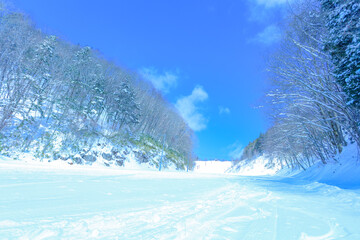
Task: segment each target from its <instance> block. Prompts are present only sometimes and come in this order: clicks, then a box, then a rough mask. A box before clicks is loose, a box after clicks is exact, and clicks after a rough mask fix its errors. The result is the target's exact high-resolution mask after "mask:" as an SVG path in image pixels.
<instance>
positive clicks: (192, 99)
mask: <svg viewBox="0 0 360 240" xmlns="http://www.w3.org/2000/svg"><path fill="white" fill-rule="evenodd" d="M208 98H209V96H208V94H207V92H205V90H204V89H203V87H202V86H196V87H195V88H194V90H193V91H192V93H191V94H190V95H189V96H185V97H181V98H179V99H178V100H177V101H176V103H175V107H176V108H177V109H178V111H179V113H180V115H181V116H182V117H183V118H184V119H185V121H186V122H187V124H188V125H189V127H190V128H191V129H193V130H194V131H201V130H203V129H205V128H206V125H207V122H208V120H207V119H206V118H205V117H204V115H203V114H202V113H201V112H200V111H199V107H198V104H199V103H201V102H204V101H206V100H207V99H208Z"/></svg>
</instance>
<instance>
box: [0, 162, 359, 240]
mask: <svg viewBox="0 0 360 240" xmlns="http://www.w3.org/2000/svg"><path fill="white" fill-rule="evenodd" d="M0 239H23V240H26V239H29V240H30V239H31V240H41V239H254V240H255V239H256V240H259V239H271V240H273V239H286V240H290V239H302V240H305V239H309V240H310V239H313V240H315V239H316V240H321V239H360V193H359V191H358V190H344V189H340V188H337V187H333V186H328V185H325V184H320V183H302V184H295V183H287V182H286V181H282V180H281V179H275V178H267V177H239V176H229V175H209V174H207V175H204V174H203V175H201V174H191V173H158V172H131V171H130V172H125V173H124V172H122V171H118V172H112V173H111V174H109V173H107V174H103V173H102V172H99V173H96V172H95V173H94V172H90V173H86V172H84V171H81V170H78V169H77V170H69V169H68V170H56V169H41V168H39V169H26V168H24V169H22V168H21V167H20V166H16V165H14V168H12V167H11V166H10V167H9V166H6V167H4V166H2V165H1V164H0Z"/></svg>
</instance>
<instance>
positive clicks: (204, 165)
mask: <svg viewBox="0 0 360 240" xmlns="http://www.w3.org/2000/svg"><path fill="white" fill-rule="evenodd" d="M231 165H232V162H230V161H217V160H213V161H195V167H194V172H199V173H225V172H226V171H227V170H228V169H229V168H230V167H231Z"/></svg>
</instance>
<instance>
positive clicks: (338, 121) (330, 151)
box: [262, 0, 360, 169]
mask: <svg viewBox="0 0 360 240" xmlns="http://www.w3.org/2000/svg"><path fill="white" fill-rule="evenodd" d="M323 2H326V1H323ZM329 2H334V1H329ZM324 6H325V5H324V3H323V4H322V5H321V4H320V3H319V2H318V1H315V0H308V1H302V2H301V3H298V4H297V5H295V4H294V5H293V6H292V10H293V12H292V14H290V15H289V17H288V24H287V27H286V28H285V35H284V38H283V41H282V43H281V44H280V47H279V49H278V50H277V51H276V52H275V54H274V55H273V56H272V57H271V60H270V61H269V63H268V72H269V79H271V81H272V87H271V90H270V92H269V93H268V94H267V96H268V99H269V103H270V106H271V118H272V120H273V126H272V127H271V128H270V129H269V130H268V131H267V132H266V134H265V136H264V141H263V143H262V149H263V151H264V153H265V154H267V155H268V156H270V157H271V158H276V159H279V160H280V161H282V162H283V163H284V164H287V165H288V166H290V167H301V168H303V169H306V168H307V167H308V166H311V165H312V164H313V163H314V161H317V160H321V161H322V162H323V163H324V164H326V162H327V160H328V159H331V158H332V157H334V156H335V155H336V154H337V153H340V152H341V151H342V148H343V146H346V145H347V143H348V141H355V142H356V143H357V144H358V146H360V138H359V137H360V134H359V120H360V118H359V110H358V109H357V108H356V107H354V106H356V100H355V98H353V97H351V96H352V95H351V93H350V92H353V93H355V92H356V94H355V95H357V96H358V94H359V90H356V89H357V86H355V85H354V84H350V81H349V80H344V76H345V75H346V74H348V75H346V76H350V75H351V74H352V73H354V74H355V75H356V74H357V73H356V71H357V70H356V68H355V67H354V66H353V65H354V62H355V63H357V62H356V61H357V60H355V59H354V57H355V55H354V56H352V54H353V52H351V51H355V52H356V51H359V49H360V45H357V46H352V48H351V49H352V50H351V51H349V50H346V49H344V48H343V47H344V46H343V44H340V45H341V46H343V47H342V50H343V52H342V53H340V52H336V50H335V48H334V46H337V45H336V44H337V43H339V42H338V40H335V39H333V38H332V37H331V36H332V35H333V34H334V32H333V30H331V28H330V29H329V28H328V27H329V24H330V23H329V21H330V20H329V17H328V16H327V14H325V13H326V11H328V10H327V9H325V11H324ZM340 14H348V15H347V16H348V18H347V19H352V17H353V15H352V14H353V13H349V12H344V13H340ZM355 14H357V13H355ZM355 18H356V17H355ZM353 21H354V22H355V21H357V23H356V24H358V21H359V18H357V19H356V20H355V19H353ZM330 25H331V24H330ZM348 30H349V31H350V33H349V32H346V31H345V32H343V31H340V30H339V31H338V32H337V36H338V37H339V38H341V39H342V38H343V37H344V35H348V34H350V35H352V36H355V35H356V36H360V32H359V28H349V29H348ZM331 39H332V40H331ZM334 44H335V45H334ZM328 49H332V50H331V51H333V52H331V51H330V53H331V54H329V53H328V51H329V50H328ZM335 52H336V54H339V56H340V55H341V56H342V59H352V60H354V62H350V61H348V62H347V63H346V61H347V60H339V62H342V63H341V64H340V65H342V70H340V68H339V65H337V64H336V61H335V62H334V56H333V55H334V54H335ZM336 54H335V55H336ZM357 56H358V55H356V57H357ZM334 63H335V64H334ZM356 66H357V67H359V63H357V65H356ZM355 70H356V71H355ZM340 71H341V72H342V74H343V75H341V74H340ZM333 72H335V73H336V74H335V75H334V74H333ZM344 74H345V75H344ZM355 75H352V76H353V77H354V78H352V77H351V79H353V80H354V82H356V81H357V80H356V78H355ZM340 76H342V79H343V80H339V79H341V78H338V77H340ZM348 79H349V78H348ZM345 82H347V83H349V84H347V85H346V86H345V85H344V83H345ZM348 97H351V98H353V99H354V101H353V103H354V104H352V105H349V104H347V102H348Z"/></svg>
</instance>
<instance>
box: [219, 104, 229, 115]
mask: <svg viewBox="0 0 360 240" xmlns="http://www.w3.org/2000/svg"><path fill="white" fill-rule="evenodd" d="M219 114H220V115H222V114H230V109H229V108H227V107H223V106H220V107H219Z"/></svg>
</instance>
